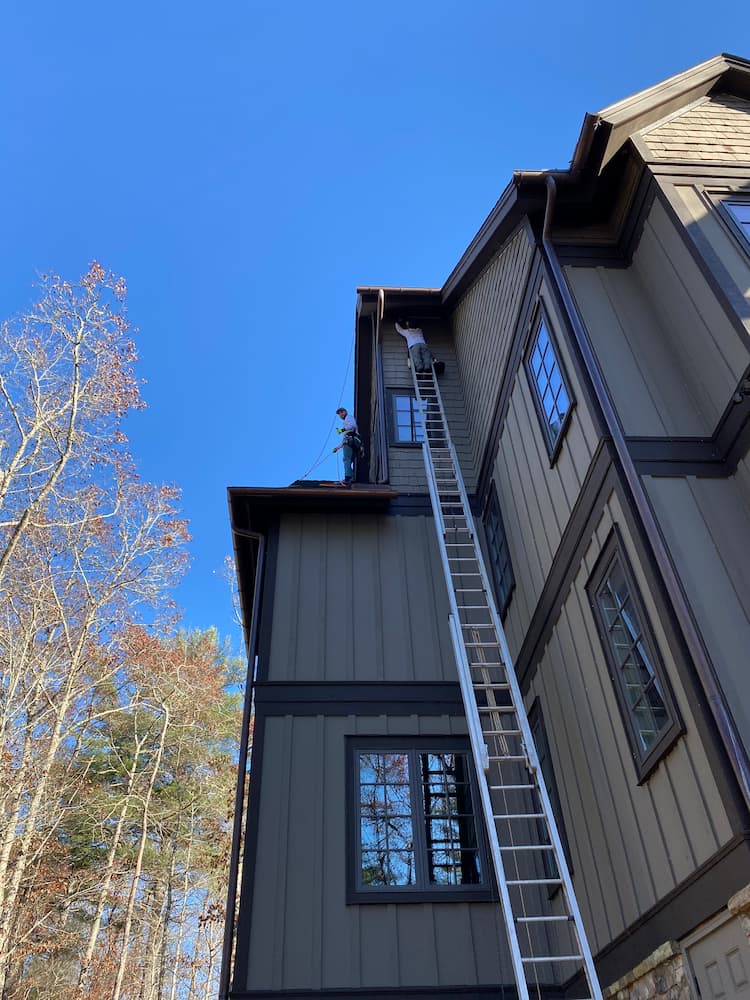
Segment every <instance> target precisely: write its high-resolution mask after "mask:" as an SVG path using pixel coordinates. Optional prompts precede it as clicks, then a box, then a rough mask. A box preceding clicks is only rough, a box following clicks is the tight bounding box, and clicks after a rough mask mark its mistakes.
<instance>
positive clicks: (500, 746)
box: [412, 365, 601, 1000]
mask: <svg viewBox="0 0 750 1000" xmlns="http://www.w3.org/2000/svg"><path fill="white" fill-rule="evenodd" d="M412 378H413V381H414V389H415V392H416V397H417V401H418V402H417V406H418V409H419V411H420V418H421V425H422V430H423V438H422V445H423V447H422V453H423V456H424V462H425V469H426V472H427V483H428V486H429V491H430V499H431V502H432V508H433V511H434V515H435V526H436V529H437V535H438V544H439V546H440V553H441V557H442V562H443V569H444V571H445V580H446V584H447V587H448V599H449V603H450V609H451V615H450V627H451V637H452V640H453V648H454V652H455V656H456V663H457V666H458V673H459V680H460V684H461V693H462V697H463V703H464V708H465V710H466V719H467V723H468V728H469V737H470V741H471V748H472V754H473V757H474V765H475V769H476V774H477V778H478V785H479V791H480V798H481V806H482V813H483V816H484V821H485V828H486V831H487V838H488V843H489V848H490V853H491V856H492V862H493V867H494V870H495V876H496V879H497V886H498V889H499V892H500V898H501V903H502V907H503V913H504V915H505V925H506V928H507V933H508V944H509V948H510V954H511V960H512V962H513V970H514V976H515V981H516V986H517V990H518V996H519V1000H529V996H530V990H534V992H535V993H536V995H537V996H539V997H541V995H542V990H543V989H544V988H545V987H553V988H555V987H557V988H559V987H560V986H561V985H562V984H564V983H567V982H570V981H571V980H572V979H573V978H576V979H577V981H578V982H579V983H585V986H582V987H581V988H582V989H583V994H584V996H586V997H587V998H588V1000H601V988H600V986H599V981H598V977H597V974H596V970H595V968H594V962H593V958H592V956H591V950H590V948H589V945H588V941H587V939H586V932H585V930H584V927H583V922H582V920H581V914H580V911H579V908H578V903H577V901H576V898H575V894H574V892H573V885H572V882H571V878H570V873H569V870H568V865H567V861H566V858H565V852H564V850H563V846H562V843H561V840H560V834H559V831H558V829H557V824H556V822H555V818H554V815H553V812H552V807H551V805H550V799H549V794H548V792H547V789H546V787H545V784H544V779H543V777H542V773H541V768H540V766H539V758H538V755H537V752H536V748H535V746H534V741H533V738H532V735H531V729H530V726H529V720H528V717H527V715H526V710H525V707H524V703H523V698H522V695H521V690H520V687H519V685H518V680H517V678H516V675H515V670H514V668H513V663H512V659H511V656H510V653H509V650H508V644H507V641H506V638H505V633H504V630H503V627H502V624H501V622H500V618H499V615H498V613H497V609H496V607H495V601H494V598H493V596H492V590H491V588H490V583H489V578H488V576H487V570H486V567H485V564H484V559H483V557H482V552H481V549H480V547H479V544H478V539H477V536H476V532H475V528H474V522H473V519H472V516H471V511H470V508H469V501H468V498H467V495H466V490H465V487H464V482H463V478H462V476H461V470H460V466H459V464H458V460H457V457H456V453H455V450H454V448H453V443H452V441H451V438H450V433H449V429H448V422H447V420H446V416H445V410H444V408H443V402H442V398H441V396H440V390H439V388H438V384H437V380H436V378H435V372H434V369H431V370H430V371H428V372H417V371H415V369H414V366H413V365H412ZM581 972H582V973H583V978H581V976H580V974H581Z"/></svg>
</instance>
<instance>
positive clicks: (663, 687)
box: [586, 524, 685, 785]
mask: <svg viewBox="0 0 750 1000" xmlns="http://www.w3.org/2000/svg"><path fill="white" fill-rule="evenodd" d="M616 561H619V563H620V566H621V568H622V572H623V574H624V576H625V579H626V581H627V584H628V590H629V592H630V599H631V601H632V602H633V605H634V606H635V609H636V611H637V613H638V618H639V623H640V626H641V634H642V637H643V640H644V643H645V645H646V648H647V650H648V653H649V655H650V657H651V662H652V664H653V667H654V672H655V674H656V677H657V679H658V681H659V685H660V692H661V696H662V701H663V703H664V707H665V709H666V711H667V715H668V722H667V724H666V726H665V727H664V730H663V731H662V733H661V735H660V736H659V737H658V739H657V740H656V742H655V743H654V745H653V746H652V747H651V749H650V750H649V751H648V752H647V753H643V751H642V750H641V748H640V746H639V745H638V737H637V734H636V732H635V728H634V724H633V717H632V714H631V711H630V707H629V706H628V703H627V698H626V695H625V692H624V690H623V687H622V680H621V675H620V669H619V666H618V664H617V663H616V662H615V659H614V655H613V653H612V649H611V646H610V642H609V638H608V636H607V628H606V624H605V623H604V621H603V619H602V616H601V612H600V609H599V603H598V600H597V592H598V591H599V588H600V587H601V585H602V583H603V582H604V580H605V579H606V577H607V576H608V575H609V573H610V570H611V568H612V566H613V565H614V563H615V562H616ZM586 593H587V596H588V599H589V605H590V607H591V612H592V614H593V616H594V622H595V624H596V631H597V635H598V636H599V641H600V643H601V647H602V650H603V652H604V657H605V660H606V664H607V672H608V673H609V676H610V680H611V681H612V687H613V688H614V692H615V698H616V701H617V707H618V710H619V712H620V717H621V719H622V724H623V729H624V731H625V735H626V738H627V740H628V745H629V747H630V754H631V757H632V759H633V765H634V767H635V771H636V776H637V779H638V784H639V785H642V784H643V783H644V782H646V781H647V780H648V778H649V777H650V776H651V774H652V773H653V772H654V770H655V768H656V767H657V766H658V764H659V763H660V762H661V761H662V760H663V759H664V757H666V755H667V754H668V753H669V751H670V750H671V749H672V747H673V746H674V744H675V742H676V741H677V739H679V737H680V736H681V735H682V733H683V732H684V731H685V728H684V725H683V722H682V718H681V716H680V713H679V710H678V708H677V704H676V702H675V698H674V694H673V692H672V686H671V684H670V682H669V677H668V675H667V672H666V668H665V666H664V660H663V658H662V655H661V651H660V649H659V644H658V642H657V640H656V636H655V634H654V630H653V627H652V626H651V620H650V618H649V616H648V614H647V612H646V607H645V604H644V601H643V597H642V596H641V590H640V587H639V586H638V583H637V581H636V578H635V574H634V572H633V568H632V565H631V563H630V559H629V558H628V555H627V550H626V548H625V543H624V540H623V536H622V532H621V531H620V528H619V526H618V525H617V524H613V525H612V530H611V531H610V533H609V535H608V537H607V540H606V541H605V543H604V545H603V546H602V550H601V552H600V553H599V556H598V557H597V560H596V563H595V564H594V568H593V569H592V571H591V575H590V576H589V578H588V580H587V582H586Z"/></svg>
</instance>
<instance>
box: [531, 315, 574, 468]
mask: <svg viewBox="0 0 750 1000" xmlns="http://www.w3.org/2000/svg"><path fill="white" fill-rule="evenodd" d="M542 323H544V325H545V326H546V328H547V334H548V335H549V340H550V344H551V345H552V350H553V351H554V353H555V360H556V361H557V367H558V368H559V369H560V378H561V379H562V383H563V385H564V387H565V391H566V393H567V394H568V402H569V405H568V409H567V412H566V414H565V416H564V417H563V421H562V423H561V425H560V431H559V433H558V435H557V437H556V438H555V440H554V441H553V440H552V437H551V434H550V427H549V422H548V420H547V416H546V414H545V412H544V408H543V406H542V400H541V399H540V397H539V388H538V386H537V384H536V379H535V378H534V372H533V371H532V369H531V353H532V350H533V347H534V343H535V342H536V338H537V334H538V333H539V329H540V327H541V325H542ZM523 367H524V371H525V372H526V379H527V381H528V384H529V390H530V392H531V398H532V400H533V401H534V409H535V410H536V415H537V419H538V420H539V424H540V427H541V431H542V437H543V439H544V444H545V447H546V448H547V455H548V457H549V464H550V468H552V467H553V466H554V464H555V462H556V461H557V456H558V455H559V454H560V449H561V448H562V444H563V441H564V439H565V436H566V435H567V433H568V427H569V426H570V421H571V418H572V415H573V410H574V409H575V405H576V399H575V396H574V395H573V390H572V389H571V382H570V378H569V377H568V373H567V371H566V368H565V363H564V362H563V359H562V354H561V352H560V346H559V343H558V337H557V336H556V334H555V327H554V324H553V323H552V321H551V320H550V316H549V311H548V310H547V309H546V308H545V306H544V303H543V302H542V300H541V298H540V300H539V302H538V303H537V305H536V308H535V309H534V310H533V312H532V314H531V323H530V324H529V329H528V332H527V334H526V343H525V344H524V349H523Z"/></svg>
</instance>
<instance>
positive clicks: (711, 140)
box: [640, 94, 750, 164]
mask: <svg viewBox="0 0 750 1000" xmlns="http://www.w3.org/2000/svg"><path fill="white" fill-rule="evenodd" d="M640 134H641V136H642V137H643V140H644V142H645V143H646V145H647V146H648V148H649V150H650V151H651V153H652V155H653V156H654V157H656V159H660V160H662V159H663V160H687V161H691V162H695V161H698V162H704V161H706V160H710V161H712V162H714V163H747V164H750V101H747V100H745V99H743V98H742V97H735V96H733V95H731V94H719V95H717V96H715V97H704V98H702V99H701V100H700V101H697V102H696V103H695V104H693V105H691V106H690V107H688V108H685V109H684V110H682V111H679V112H677V113H676V114H674V115H671V116H670V117H669V118H667V119H666V120H664V121H662V122H657V123H656V124H655V125H652V126H650V127H649V128H646V129H643V131H642V132H641V133H640Z"/></svg>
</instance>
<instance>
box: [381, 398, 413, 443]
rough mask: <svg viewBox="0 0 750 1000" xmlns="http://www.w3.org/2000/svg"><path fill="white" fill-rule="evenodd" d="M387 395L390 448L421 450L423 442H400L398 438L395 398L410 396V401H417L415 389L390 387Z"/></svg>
mask: <svg viewBox="0 0 750 1000" xmlns="http://www.w3.org/2000/svg"><path fill="white" fill-rule="evenodd" d="M385 394H386V399H387V401H388V412H387V415H386V423H387V426H388V444H389V446H390V447H391V448H421V447H422V442H421V441H399V440H398V439H397V437H396V420H395V413H394V411H395V406H396V404H395V398H396V396H408V397H409V399H413V400H416V398H417V397H416V396H415V394H414V389H413V388H412V387H411V386H389V387H388V388H387V389H386V390H385Z"/></svg>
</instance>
